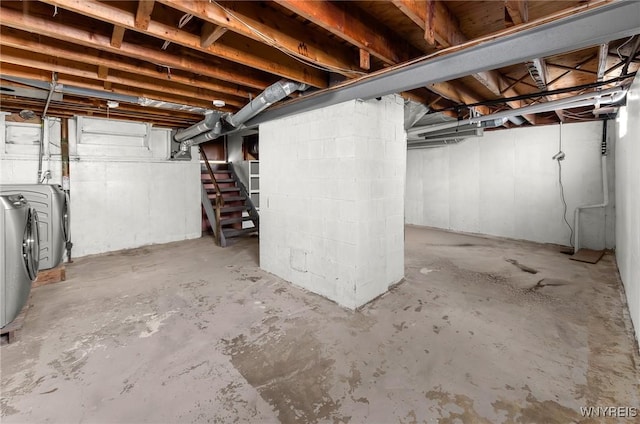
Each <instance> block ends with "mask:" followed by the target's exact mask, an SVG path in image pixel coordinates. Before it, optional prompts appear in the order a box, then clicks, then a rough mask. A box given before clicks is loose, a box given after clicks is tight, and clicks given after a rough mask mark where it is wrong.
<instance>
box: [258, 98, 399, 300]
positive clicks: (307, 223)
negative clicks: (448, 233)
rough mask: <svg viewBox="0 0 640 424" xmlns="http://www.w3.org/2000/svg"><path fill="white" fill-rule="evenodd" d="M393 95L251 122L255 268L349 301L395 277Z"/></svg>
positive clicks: (369, 295)
mask: <svg viewBox="0 0 640 424" xmlns="http://www.w3.org/2000/svg"><path fill="white" fill-rule="evenodd" d="M403 117H404V106H403V99H402V98H401V97H400V96H396V95H391V96H386V97H383V98H382V99H381V100H370V101H366V102H365V101H360V100H354V101H349V102H345V103H341V104H338V105H335V106H330V107H327V108H323V109H319V110H315V111H311V112H305V113H301V114H298V115H294V116H290V117H286V118H282V119H279V120H277V121H272V122H268V123H266V124H262V125H261V126H260V266H261V267H262V268H263V269H264V270H266V271H268V272H271V273H273V274H275V275H278V276H279V277H281V278H283V279H285V280H287V281H290V282H291V283H293V284H295V285H298V286H300V287H304V288H305V289H308V290H311V291H313V292H315V293H318V294H320V295H322V296H325V297H328V298H329V299H331V300H334V301H335V302H337V303H338V304H340V305H342V306H345V307H347V308H352V309H354V308H357V307H359V306H361V305H364V304H365V303H367V302H369V301H370V300H372V299H373V298H375V297H377V296H379V295H381V294H382V293H384V292H386V291H387V290H388V288H389V286H390V285H392V284H394V283H397V282H398V281H400V280H401V279H402V278H403V276H404V191H405V171H406V135H405V132H404V128H403Z"/></svg>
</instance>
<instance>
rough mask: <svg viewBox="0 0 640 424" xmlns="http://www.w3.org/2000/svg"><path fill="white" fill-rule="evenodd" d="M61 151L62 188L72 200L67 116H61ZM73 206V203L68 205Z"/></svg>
mask: <svg viewBox="0 0 640 424" xmlns="http://www.w3.org/2000/svg"><path fill="white" fill-rule="evenodd" d="M60 153H61V155H62V189H63V190H64V192H65V194H66V195H67V201H68V202H70V201H71V184H70V179H69V120H68V119H67V118H61V122H60ZM67 206H68V207H71V205H70V204H69V205H67ZM65 247H66V249H67V262H72V261H71V248H72V247H73V243H71V240H69V241H67V244H66V246H65Z"/></svg>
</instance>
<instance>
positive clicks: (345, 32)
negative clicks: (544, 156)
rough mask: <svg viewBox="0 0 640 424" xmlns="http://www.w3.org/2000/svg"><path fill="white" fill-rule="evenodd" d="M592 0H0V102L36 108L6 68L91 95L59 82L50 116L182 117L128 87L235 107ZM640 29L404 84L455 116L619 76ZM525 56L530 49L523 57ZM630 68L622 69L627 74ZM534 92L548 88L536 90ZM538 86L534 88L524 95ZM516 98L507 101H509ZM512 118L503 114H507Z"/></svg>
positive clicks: (550, 118) (551, 117)
mask: <svg viewBox="0 0 640 424" xmlns="http://www.w3.org/2000/svg"><path fill="white" fill-rule="evenodd" d="M604 3H606V1H604V0H597V1H584V0H575V1H527V0H504V1H499V0H491V1H430V0H424V1H422V0H393V1H349V2H337V1H324V0H314V1H299V0H276V1H274V2H266V1H238V2H233V1H223V0H215V1H214V0H211V1H195V0H156V1H152V0H141V1H97V0H41V1H8V0H3V1H2V2H1V3H0V48H1V60H2V63H1V66H0V75H1V76H2V78H3V81H2V93H1V97H0V101H1V102H2V103H1V109H2V110H3V111H10V112H17V111H20V110H22V109H31V110H34V111H35V112H36V113H38V114H39V113H42V111H43V109H44V104H45V100H44V99H34V98H24V97H20V96H16V95H15V94H12V91H11V90H12V87H16V86H21V84H19V83H17V82H16V81H15V79H14V80H13V81H11V79H12V78H13V77H19V78H27V79H29V80H36V81H40V82H47V83H50V82H51V81H52V78H53V77H54V75H55V78H56V79H57V83H58V84H62V86H71V87H79V88H83V89H89V90H93V91H96V92H98V93H96V94H91V95H86V96H79V95H68V94H64V96H63V99H62V100H56V101H53V102H51V105H50V108H49V115H52V116H72V115H74V114H82V115H93V116H107V115H109V116H112V117H118V118H127V119H135V120H145V121H150V122H153V123H155V124H158V125H164V126H170V127H184V126H187V125H189V124H191V123H193V122H196V121H198V120H199V119H200V118H201V115H199V114H197V113H192V112H189V111H177V110H167V109H162V108H156V107H148V106H141V105H139V104H134V103H129V102H120V105H119V107H117V108H108V107H107V97H108V96H106V95H105V96H101V95H100V94H99V93H117V94H122V95H127V96H133V98H139V97H144V98H150V99H154V100H160V101H163V102H170V103H175V104H182V105H188V106H193V107H199V108H208V109H213V108H214V106H213V103H212V102H213V101H214V100H221V101H223V102H224V103H225V106H223V107H221V108H220V109H221V110H224V111H231V112H232V111H235V110H238V109H239V108H240V107H242V106H243V105H244V104H246V103H247V102H248V101H249V100H250V99H251V98H252V97H255V96H256V95H257V94H259V93H260V92H261V91H262V90H263V89H264V88H266V87H267V86H268V85H270V84H272V83H273V82H275V81H277V80H279V79H281V78H287V79H291V80H295V81H299V82H304V83H306V84H308V85H309V86H311V87H312V89H323V88H327V87H330V86H331V85H333V84H336V83H338V82H341V81H343V80H344V79H351V78H358V77H360V76H362V75H366V74H368V73H371V72H375V71H378V70H381V69H383V68H385V67H388V66H391V65H395V64H399V63H403V62H406V61H409V60H411V59H415V58H419V57H422V56H425V55H429V54H433V53H437V52H439V51H441V50H443V49H446V48H448V47H451V46H458V45H461V44H464V43H467V42H469V41H474V40H478V39H483V38H486V37H499V36H500V33H501V32H503V31H505V30H507V29H511V30H514V29H516V30H517V29H518V28H519V27H522V26H525V25H531V24H532V23H535V22H537V21H538V20H541V19H552V18H553V19H555V18H557V17H561V16H567V15H570V14H572V13H578V12H579V11H582V10H585V9H587V8H595V7H599V6H601V5H602V4H604ZM639 42H640V36H635V37H632V38H631V39H624V40H615V41H612V42H611V43H609V44H607V45H603V46H592V47H589V48H587V49H583V50H580V51H573V52H567V53H565V54H561V55H557V56H553V57H546V58H532V61H531V62H528V63H522V64H518V65H514V66H509V67H507V68H501V69H493V70H489V71H486V72H482V73H479V74H475V75H469V76H466V77H464V78H459V79H455V80H451V81H446V82H440V83H436V84H430V85H428V86H425V87H424V88H420V89H417V90H413V91H411V92H408V93H403V95H405V97H407V98H409V99H412V100H416V101H419V102H422V103H425V104H427V105H428V106H429V107H430V108H431V110H433V111H444V112H445V113H447V114H450V115H451V116H456V117H465V116H468V115H469V114H470V113H471V108H470V107H469V105H475V106H474V107H473V108H474V109H475V112H478V113H481V114H487V113H491V112H493V111H498V110H503V109H506V108H519V107H522V106H526V105H527V104H531V103H534V102H545V101H550V100H555V99H559V98H562V97H566V96H571V95H575V94H578V93H583V92H585V91H588V90H595V89H596V87H597V86H598V87H599V86H602V87H612V86H614V85H621V84H628V83H630V82H631V78H629V77H626V76H628V75H631V74H633V73H634V72H635V71H636V70H637V69H638V66H639V60H638V45H639V44H640V43H639ZM533 59H535V60H533ZM625 77H626V78H625ZM539 93H542V94H544V95H540V94H539ZM534 94H536V96H535V97H533V96H532V95H534ZM514 97H515V99H514ZM524 118H525V120H526V122H525V125H539V124H548V123H553V122H558V121H559V120H563V121H564V122H574V121H583V120H591V119H601V117H600V116H596V115H594V113H593V111H592V108H582V109H578V110H565V111H557V112H556V113H553V112H551V113H543V114H538V115H526V116H524ZM508 125H509V124H508Z"/></svg>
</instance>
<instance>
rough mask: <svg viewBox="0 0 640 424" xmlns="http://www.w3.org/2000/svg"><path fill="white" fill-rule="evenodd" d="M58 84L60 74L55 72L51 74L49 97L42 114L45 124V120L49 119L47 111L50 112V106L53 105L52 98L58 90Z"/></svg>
mask: <svg viewBox="0 0 640 424" xmlns="http://www.w3.org/2000/svg"><path fill="white" fill-rule="evenodd" d="M57 82H58V74H56V73H55V72H52V73H51V84H50V85H51V87H50V88H49V95H48V96H47V103H46V104H45V105H44V111H43V112H42V120H43V122H44V118H46V117H47V111H48V110H49V104H50V103H51V96H53V92H54V90H55V89H56V83H57Z"/></svg>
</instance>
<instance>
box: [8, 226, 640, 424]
mask: <svg viewBox="0 0 640 424" xmlns="http://www.w3.org/2000/svg"><path fill="white" fill-rule="evenodd" d="M507 259H513V260H516V261H518V262H519V263H520V264H523V265H526V266H529V267H531V268H534V269H535V270H537V271H538V273H537V274H531V273H527V272H524V271H522V270H521V269H520V268H518V267H517V266H515V265H514V264H512V263H510V262H508V261H507ZM67 275H68V279H67V281H65V282H62V283H58V284H52V285H48V286H43V287H39V288H36V289H34V290H33V292H32V297H31V299H30V304H32V307H31V309H30V310H29V312H28V315H27V317H26V321H25V326H24V328H23V330H22V331H21V333H20V335H19V341H18V342H16V343H14V344H11V345H4V346H2V348H1V351H0V354H1V355H2V356H1V360H2V363H1V371H2V422H3V423H13V422H60V423H71V422H91V423H93V422H132V423H133V422H163V423H178V422H180V423H182V422H253V423H255V422H278V421H281V422H303V423H312V422H334V423H337V422H351V423H364V422H366V423H396V422H402V423H413V422H442V423H453V422H463V423H468V422H469V423H471V422H478V423H489V422H491V423H493V422H518V423H519V422H535V423H553V422H557V423H567V422H581V421H583V418H582V416H581V415H580V407H581V406H586V407H588V406H623V407H624V406H628V407H638V406H640V403H639V394H638V393H639V391H638V390H639V379H640V371H639V369H638V364H640V362H639V358H638V354H637V351H636V349H635V347H634V343H635V342H634V340H633V336H632V333H631V331H630V328H631V327H630V321H629V318H628V315H627V314H626V305H625V304H624V301H623V298H622V293H621V285H620V283H619V280H618V278H617V273H616V268H615V263H614V259H613V257H612V256H611V255H609V254H608V255H605V257H604V258H603V259H602V260H601V261H600V262H599V263H598V264H597V265H589V264H584V263H579V262H573V261H570V260H569V259H568V257H567V256H565V255H563V254H561V253H558V251H557V248H554V247H551V246H544V245H539V244H533V243H525V242H516V241H505V240H499V239H490V238H480V237H472V236H468V235H460V234H452V233H446V232H442V231H437V230H432V229H426V228H417V227H407V230H406V279H405V281H404V282H402V283H401V284H399V285H397V286H395V287H394V288H393V289H392V290H391V291H390V292H389V293H388V294H386V295H384V296H382V297H381V298H378V299H377V300H375V301H373V302H372V303H370V304H369V305H367V306H365V307H364V308H363V309H362V310H360V311H357V312H352V311H347V310H344V309H341V308H340V307H338V306H337V305H336V304H334V303H332V302H330V301H328V300H325V299H324V298H321V297H319V296H316V295H314V294H311V293H308V292H305V291H303V290H300V289H298V288H295V287H293V286H291V285H290V284H288V283H286V282H284V281H282V280H280V279H279V278H276V277H274V276H273V275H270V274H267V273H265V272H263V271H261V270H260V269H259V267H258V244H257V240H256V239H245V240H242V241H240V242H239V243H237V244H236V245H235V246H233V247H231V248H227V249H220V248H218V247H215V246H214V245H213V243H212V240H211V239H209V238H203V239H199V240H192V241H186V242H180V243H172V244H167V245H159V246H152V247H146V248H140V249H135V250H131V251H125V252H119V253H114V254H108V255H101V256H94V257H87V258H82V259H78V260H77V261H75V262H74V263H73V264H71V265H69V266H68V268H67ZM632 421H633V420H630V421H629V422H632ZM584 422H600V420H591V421H589V420H587V421H584ZM612 422H617V421H616V420H612ZM635 422H637V421H635Z"/></svg>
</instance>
